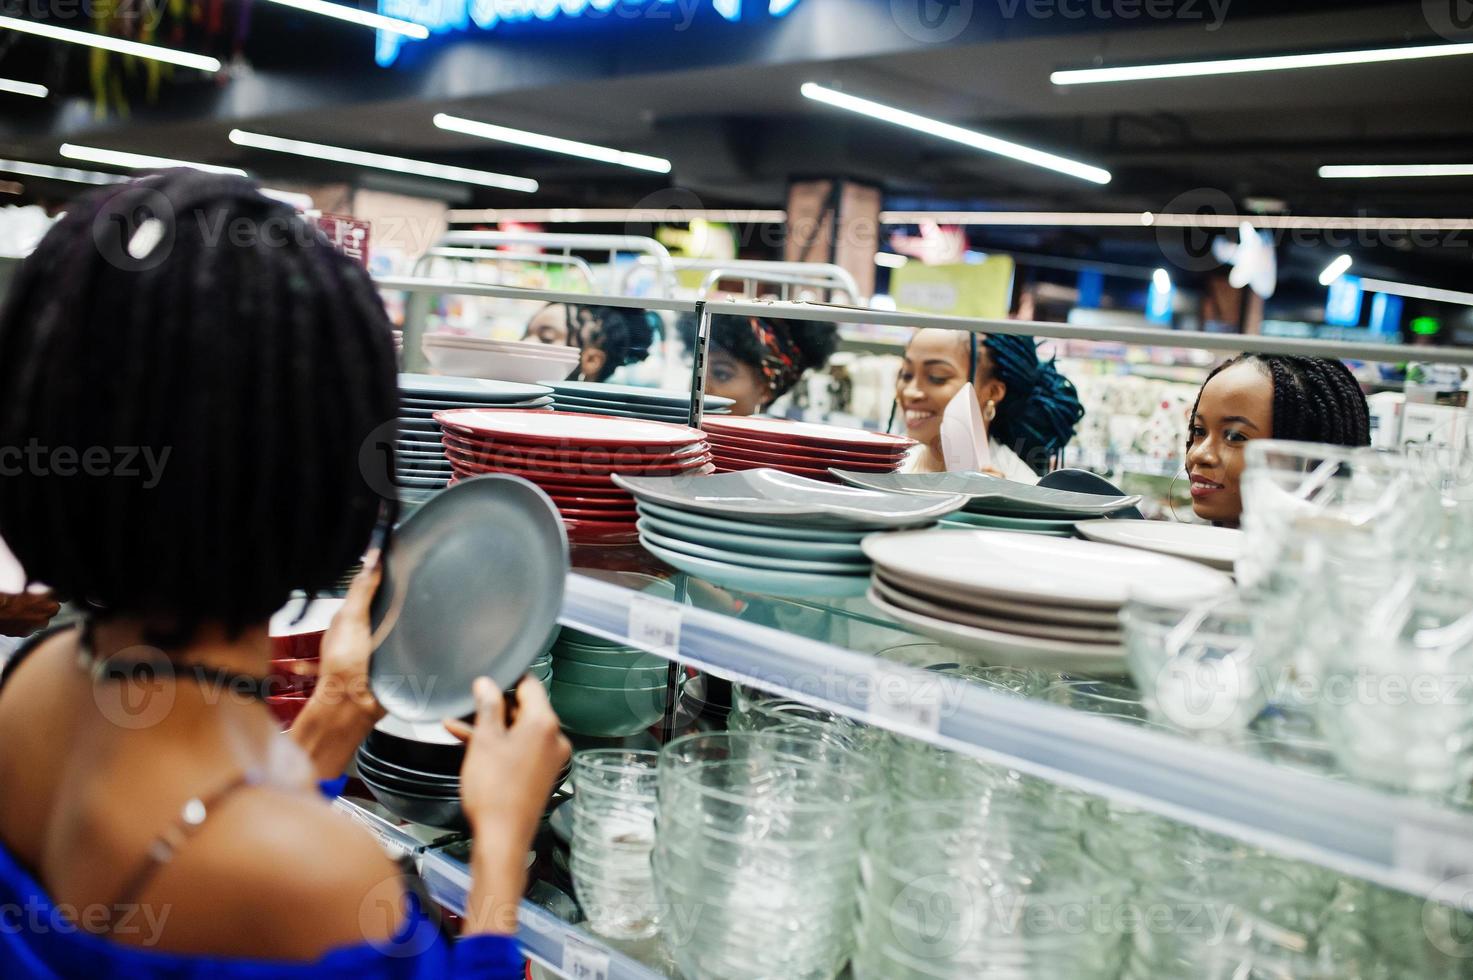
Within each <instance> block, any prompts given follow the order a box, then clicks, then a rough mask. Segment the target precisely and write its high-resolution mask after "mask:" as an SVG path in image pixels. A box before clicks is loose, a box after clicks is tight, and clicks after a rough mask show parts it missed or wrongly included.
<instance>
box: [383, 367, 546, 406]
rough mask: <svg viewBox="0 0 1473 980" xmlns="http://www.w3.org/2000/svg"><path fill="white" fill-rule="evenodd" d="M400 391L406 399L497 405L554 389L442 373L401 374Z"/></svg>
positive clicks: (531, 397) (529, 398) (529, 399)
mask: <svg viewBox="0 0 1473 980" xmlns="http://www.w3.org/2000/svg"><path fill="white" fill-rule="evenodd" d="M399 392H400V394H402V395H403V396H404V397H405V398H422V399H430V400H433V401H455V402H475V403H476V404H482V403H486V404H494V403H497V402H501V403H505V402H525V401H531V400H532V399H534V398H542V397H543V396H545V395H550V394H552V389H551V388H548V387H546V386H545V385H528V384H520V383H518V382H515V381H488V380H485V379H482V378H455V377H450V376H447V375H439V374H401V375H399Z"/></svg>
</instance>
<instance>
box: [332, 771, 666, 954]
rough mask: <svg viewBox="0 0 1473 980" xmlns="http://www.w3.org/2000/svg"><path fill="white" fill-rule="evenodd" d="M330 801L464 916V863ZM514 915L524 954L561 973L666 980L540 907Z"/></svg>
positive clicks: (350, 805) (367, 813)
mask: <svg viewBox="0 0 1473 980" xmlns="http://www.w3.org/2000/svg"><path fill="white" fill-rule="evenodd" d="M333 805H334V806H335V807H336V808H337V809H338V810H339V811H341V812H343V813H345V814H347V815H348V816H350V817H352V818H353V819H354V820H356V821H357V822H358V823H359V824H361V825H362V826H364V827H365V828H367V829H368V831H369V832H370V833H372V834H373V835H374V836H375V837H376V838H378V840H379V842H380V843H381V844H382V845H383V846H384V848H385V850H387V851H389V852H390V853H391V854H396V855H411V856H413V858H414V863H415V866H416V867H417V868H418V870H419V874H420V877H421V878H422V879H423V880H424V883H425V888H426V889H427V891H428V892H429V895H430V897H431V898H433V899H434V900H435V901H436V902H437V903H438V904H439V905H440V906H442V907H443V908H445V909H448V910H449V911H451V912H454V913H455V914H456V915H464V914H465V909H466V900H467V896H468V895H469V893H470V883H471V876H470V869H469V868H468V867H466V865H465V864H464V863H462V862H461V861H458V860H456V859H455V858H453V857H451V856H449V855H447V854H445V853H443V852H441V851H439V850H437V849H436V848H435V846H434V845H433V844H432V843H426V842H423V841H420V840H418V839H417V838H415V837H414V836H413V835H412V834H410V833H407V832H406V831H405V830H404V829H403V828H402V827H399V826H396V825H395V824H393V823H390V822H389V821H387V820H385V819H383V818H382V817H380V816H378V815H377V814H375V813H373V812H372V811H371V810H369V809H368V808H366V807H363V806H360V805H359V804H357V803H355V802H354V801H352V800H348V799H341V798H339V799H338V800H336V801H334V804H333ZM517 919H518V925H519V928H518V930H517V943H518V944H519V945H520V946H521V948H522V952H523V953H524V954H526V955H527V956H528V957H529V958H531V959H534V960H536V961H537V962H539V963H541V964H542V965H543V966H545V967H547V968H548V969H550V970H552V971H553V972H555V973H557V974H558V975H559V976H563V977H571V978H575V980H594V978H597V980H665V974H663V973H661V972H659V971H658V970H655V969H653V968H652V967H649V966H646V965H645V964H643V963H641V962H639V961H638V960H636V959H634V958H633V957H631V956H628V955H626V954H625V953H623V952H621V951H620V950H617V949H615V948H613V947H611V946H609V945H608V944H607V943H605V942H603V941H602V940H601V939H599V938H597V937H596V936H592V935H589V934H588V933H587V932H585V931H584V930H582V929H580V928H579V927H578V926H577V925H575V924H573V923H570V922H565V921H563V920H562V919H560V918H558V917H557V916H555V915H553V914H552V913H551V912H549V911H548V910H547V909H544V908H542V907H541V906H538V905H534V904H532V903H531V902H527V901H523V902H522V904H521V907H520V909H519V910H518V913H517Z"/></svg>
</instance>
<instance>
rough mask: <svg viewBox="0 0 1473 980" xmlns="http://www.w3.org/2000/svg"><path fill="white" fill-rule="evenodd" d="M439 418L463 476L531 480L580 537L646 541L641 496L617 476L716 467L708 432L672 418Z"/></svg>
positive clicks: (484, 412)
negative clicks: (640, 527)
mask: <svg viewBox="0 0 1473 980" xmlns="http://www.w3.org/2000/svg"><path fill="white" fill-rule="evenodd" d="M435 421H436V422H439V423H440V427H441V428H442V429H444V431H445V435H444V443H445V457H446V458H447V459H449V460H450V466H451V469H452V470H454V472H455V478H456V480H461V479H465V478H468V477H472V476H480V475H481V474H483V473H510V474H511V475H512V476H520V477H523V478H524V479H527V480H531V481H532V482H533V483H535V484H537V485H538V486H539V487H541V488H542V489H543V490H544V491H546V492H547V495H548V496H549V497H551V498H552V501H553V503H554V504H556V505H557V508H558V510H559V511H561V512H562V515H563V523H564V524H566V525H567V527H568V537H569V538H571V539H572V540H574V541H603V542H607V543H609V544H617V543H625V542H632V541H637V540H639V532H638V531H637V530H636V529H635V527H634V522H635V521H636V520H637V519H638V517H639V515H638V514H637V513H636V512H635V510H634V498H633V497H632V496H630V495H629V493H628V492H627V491H625V490H623V489H621V488H619V487H616V486H615V485H614V482H613V480H612V479H611V477H612V476H613V475H614V474H615V473H621V474H624V475H625V476H683V475H687V474H688V475H690V476H704V475H705V474H707V473H710V472H712V466H711V450H710V447H709V446H708V445H707V443H706V437H705V435H704V434H703V433H702V432H700V431H699V430H697V429H692V428H689V427H688V426H684V425H675V424H673V423H670V422H649V421H645V420H643V419H625V418H614V417H612V416H608V415H581V414H573V413H564V412H556V413H554V412H522V411H516V410H514V409H513V410H506V409H486V408H465V409H455V410H453V411H448V412H436V413H435ZM451 482H452V483H454V482H455V481H454V480H452V481H451Z"/></svg>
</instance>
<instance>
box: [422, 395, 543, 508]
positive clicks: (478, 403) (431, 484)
mask: <svg viewBox="0 0 1473 980" xmlns="http://www.w3.org/2000/svg"><path fill="white" fill-rule="evenodd" d="M551 395H552V389H550V388H544V387H542V386H541V385H527V384H515V383H512V382H508V381H483V380H479V379H476V378H444V377H436V376H435V375H431V374H401V375H399V423H398V434H397V439H398V441H397V442H396V444H395V446H394V467H395V471H396V475H397V477H398V483H399V486H401V487H403V488H405V489H408V490H429V491H433V490H443V489H445V485H446V484H447V483H448V482H449V481H450V478H451V477H452V476H453V475H454V473H453V472H452V471H451V468H450V460H448V459H447V458H446V457H445V446H444V443H443V442H442V441H441V439H442V436H443V433H442V432H441V429H440V425H439V423H437V422H436V421H435V419H434V413H436V412H443V411H445V410H447V409H452V408H523V409H540V410H543V411H545V410H546V409H547V408H548V406H550V405H551V404H552V398H551Z"/></svg>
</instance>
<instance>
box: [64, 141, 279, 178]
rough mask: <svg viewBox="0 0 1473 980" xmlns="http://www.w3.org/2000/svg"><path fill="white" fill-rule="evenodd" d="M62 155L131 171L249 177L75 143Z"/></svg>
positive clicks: (231, 170) (239, 172)
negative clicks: (178, 171) (174, 171)
mask: <svg viewBox="0 0 1473 980" xmlns="http://www.w3.org/2000/svg"><path fill="white" fill-rule="evenodd" d="M60 152H61V155H62V156H64V157H66V158H67V159H68V160H85V161H86V162H87V163H100V164H102V165H103V166H106V167H126V168H128V169H129V170H172V169H175V168H179V167H183V168H187V169H190V170H203V171H205V172H206V173H212V174H233V175H234V176H237V177H249V176H250V175H249V174H247V173H246V172H245V171H244V170H240V169H238V168H236V167H217V166H215V165H214V164H209V163H194V162H192V161H190V160H173V159H170V158H169V157H155V156H149V155H147V154H144V153H128V152H125V151H123V150H107V149H103V148H101V147H96V146H78V145H77V144H75V143H63V144H61V150H60Z"/></svg>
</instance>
